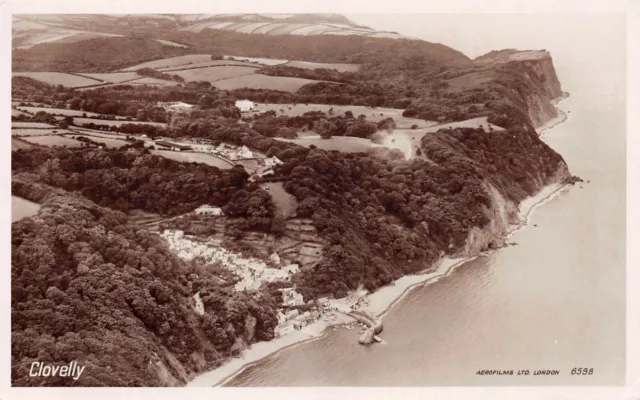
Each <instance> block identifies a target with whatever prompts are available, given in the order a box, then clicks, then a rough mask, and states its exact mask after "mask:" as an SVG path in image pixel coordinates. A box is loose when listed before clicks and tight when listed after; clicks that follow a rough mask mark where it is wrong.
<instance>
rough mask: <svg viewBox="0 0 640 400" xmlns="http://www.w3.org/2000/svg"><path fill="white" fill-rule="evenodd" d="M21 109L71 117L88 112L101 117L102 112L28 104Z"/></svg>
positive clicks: (80, 115)
mask: <svg viewBox="0 0 640 400" xmlns="http://www.w3.org/2000/svg"><path fill="white" fill-rule="evenodd" d="M18 109H19V110H23V111H26V112H29V113H31V114H35V113H37V112H38V111H44V112H46V113H49V114H54V115H64V116H69V117H82V114H86V115H87V117H100V116H101V114H97V113H93V112H88V111H82V110H68V109H66V108H49V107H26V106H18ZM116 118H124V117H116Z"/></svg>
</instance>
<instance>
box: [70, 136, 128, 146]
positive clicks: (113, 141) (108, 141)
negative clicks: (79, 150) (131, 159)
mask: <svg viewBox="0 0 640 400" xmlns="http://www.w3.org/2000/svg"><path fill="white" fill-rule="evenodd" d="M70 136H71V135H70ZM72 136H76V137H85V138H87V139H91V140H93V141H94V142H98V143H104V144H106V145H107V147H108V148H115V149H117V148H119V147H122V146H124V145H127V144H130V143H129V142H127V141H126V140H120V139H111V138H105V137H102V136H100V137H98V136H93V135H77V134H74V135H72Z"/></svg>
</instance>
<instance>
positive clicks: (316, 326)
mask: <svg viewBox="0 0 640 400" xmlns="http://www.w3.org/2000/svg"><path fill="white" fill-rule="evenodd" d="M563 98H564V97H563ZM563 98H560V99H559V100H558V102H559V101H561V100H562V99H563ZM558 111H559V113H560V115H559V116H558V117H557V118H554V119H553V120H551V121H549V122H548V123H547V124H545V125H544V126H543V127H541V128H539V133H540V134H542V133H543V132H544V131H546V130H548V129H550V128H552V127H553V126H555V125H557V124H559V123H561V122H563V121H564V120H566V118H567V115H566V114H565V113H564V112H562V111H561V110H559V109H558ZM565 188H566V185H562V184H559V183H554V184H550V185H547V186H545V187H543V188H542V189H541V190H540V191H539V192H538V193H537V194H536V195H534V196H531V197H529V198H527V199H525V200H523V201H522V202H521V203H520V207H519V209H520V211H519V213H518V219H519V223H517V224H514V225H512V226H511V228H510V229H509V232H508V233H507V235H506V237H507V238H508V237H510V236H512V235H513V234H515V233H516V232H517V231H519V230H521V229H523V228H524V227H526V226H527V225H528V223H529V219H530V217H531V215H532V213H533V211H534V210H535V209H536V208H537V207H540V206H541V205H543V204H544V203H546V202H548V201H550V200H551V199H553V198H555V197H557V196H558V195H560V194H562V193H563V192H564V191H565ZM499 250H500V249H496V250H490V251H499ZM477 256H478V255H476V256H472V257H466V258H450V257H444V258H442V259H440V260H439V261H438V262H437V263H436V264H435V265H432V266H430V267H429V268H427V269H425V270H424V271H423V272H422V273H419V274H415V275H407V276H403V277H402V278H399V279H397V280H396V281H394V282H393V284H391V285H388V286H385V287H382V288H380V289H378V290H377V291H376V292H374V293H371V294H369V295H367V299H368V301H369V304H368V306H366V307H364V309H365V310H367V311H369V312H370V313H371V314H374V315H377V316H379V317H383V316H384V315H385V314H386V313H387V312H389V310H391V308H392V307H393V306H394V305H395V304H396V303H397V302H398V301H400V300H401V299H402V298H403V297H404V296H405V295H407V294H408V293H409V292H410V291H411V290H412V289H414V288H416V287H418V286H424V285H428V284H430V283H433V282H435V281H437V280H438V279H440V278H442V277H444V276H447V275H449V274H450V273H451V272H453V271H454V270H455V269H456V267H458V266H460V265H462V264H464V263H465V262H467V261H470V260H473V259H474V258H476V257H477ZM350 321H353V319H352V318H350V317H348V316H344V315H342V318H338V319H337V320H335V321H331V322H326V321H323V320H319V321H317V322H315V323H312V324H310V325H308V326H306V327H304V328H303V329H302V330H300V331H295V332H293V333H291V334H289V335H286V336H284V337H280V338H276V339H274V340H271V341H269V342H259V343H255V344H253V345H252V346H251V348H249V349H247V350H245V351H244V352H243V354H242V356H240V357H239V358H234V359H231V360H230V361H228V362H227V363H225V364H223V365H222V366H220V367H218V368H216V369H214V370H211V371H207V372H205V373H202V374H200V375H198V376H196V377H195V378H194V379H193V380H191V381H190V382H188V383H187V386H196V387H202V386H221V385H223V384H224V383H225V382H227V381H229V380H230V379H232V378H233V377H234V376H236V375H237V374H239V373H240V372H242V371H243V370H244V369H245V368H247V367H249V366H251V365H253V364H255V363H256V362H258V361H260V360H261V359H263V358H265V357H267V356H269V355H271V354H274V353H277V352H278V351H280V350H283V349H285V348H289V347H292V346H296V345H299V344H301V343H304V342H307V341H309V340H315V339H318V338H320V337H322V335H323V334H324V332H325V330H326V328H328V327H330V326H333V325H340V324H344V323H348V322H350ZM355 345H356V343H354V346H355Z"/></svg>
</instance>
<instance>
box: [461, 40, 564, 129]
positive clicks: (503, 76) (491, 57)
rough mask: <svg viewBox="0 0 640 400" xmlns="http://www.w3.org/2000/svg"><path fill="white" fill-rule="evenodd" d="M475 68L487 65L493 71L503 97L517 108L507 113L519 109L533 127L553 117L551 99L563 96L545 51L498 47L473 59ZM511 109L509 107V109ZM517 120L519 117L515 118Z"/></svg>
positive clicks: (549, 55)
mask: <svg viewBox="0 0 640 400" xmlns="http://www.w3.org/2000/svg"><path fill="white" fill-rule="evenodd" d="M473 63H474V65H476V66H478V67H488V68H491V69H494V70H495V71H496V72H497V75H498V78H497V81H500V82H503V83H505V84H506V86H507V87H508V90H507V91H506V92H505V93H503V96H504V97H505V98H506V99H509V100H511V101H512V102H513V104H515V106H516V108H517V109H518V110H517V111H516V112H515V113H513V114H512V115H511V116H515V117H516V118H517V117H518V115H517V114H518V111H521V112H523V115H522V116H526V117H528V118H529V120H530V121H531V124H532V126H533V127H534V128H539V127H541V126H543V125H544V124H545V123H546V122H548V121H549V120H551V119H553V118H555V117H557V115H558V110H557V109H556V108H555V107H554V102H555V101H556V100H557V99H560V98H562V97H564V96H565V95H566V93H564V92H563V91H562V88H561V85H560V81H559V80H558V76H557V75H556V71H555V68H554V66H553V59H552V57H551V54H550V53H549V52H548V51H546V50H529V51H518V50H501V51H492V52H490V53H487V54H485V55H483V56H481V57H478V58H476V59H475V60H473ZM510 111H512V110H510ZM517 119H521V118H517Z"/></svg>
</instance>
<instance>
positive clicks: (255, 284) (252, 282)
mask: <svg viewBox="0 0 640 400" xmlns="http://www.w3.org/2000/svg"><path fill="white" fill-rule="evenodd" d="M161 236H162V237H163V238H165V239H166V240H167V242H168V244H169V248H170V249H171V250H172V251H173V252H175V253H176V254H177V255H178V256H179V257H180V258H183V259H185V260H188V261H190V260H193V259H194V258H201V259H203V260H204V261H205V262H206V263H208V264H220V265H222V266H223V267H225V268H227V269H229V270H230V271H232V272H234V273H235V274H236V275H237V276H238V277H239V278H240V281H239V282H238V283H236V285H235V289H236V290H238V291H242V290H257V289H258V288H260V285H262V284H263V283H264V282H276V281H289V280H291V276H292V275H293V274H295V273H297V272H298V271H299V269H300V267H299V266H298V264H290V265H286V266H284V267H281V268H269V267H268V266H267V264H266V263H265V262H264V261H262V260H259V259H256V258H245V257H243V256H242V254H238V253H234V252H232V251H229V250H227V249H225V248H223V247H219V246H217V245H216V244H214V243H212V242H210V241H199V240H197V239H196V238H195V237H191V236H189V235H185V234H184V232H183V231H181V230H169V229H165V230H164V232H163V233H162V234H161Z"/></svg>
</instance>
